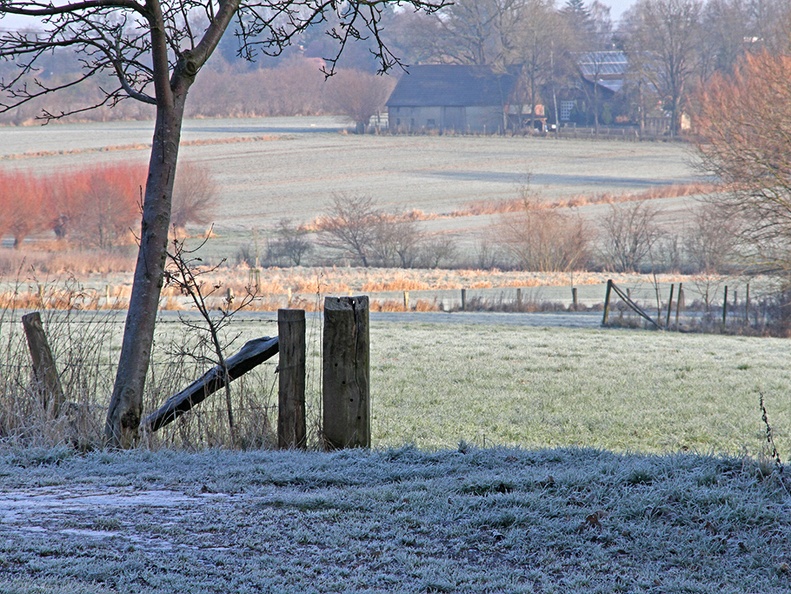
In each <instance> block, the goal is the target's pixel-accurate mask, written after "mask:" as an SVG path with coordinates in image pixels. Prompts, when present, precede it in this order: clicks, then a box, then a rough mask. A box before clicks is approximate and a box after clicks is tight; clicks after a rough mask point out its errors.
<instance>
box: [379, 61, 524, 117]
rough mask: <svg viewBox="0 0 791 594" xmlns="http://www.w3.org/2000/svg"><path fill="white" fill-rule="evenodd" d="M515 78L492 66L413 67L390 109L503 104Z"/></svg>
mask: <svg viewBox="0 0 791 594" xmlns="http://www.w3.org/2000/svg"><path fill="white" fill-rule="evenodd" d="M515 84H516V77H515V76H514V75H513V74H510V73H499V72H495V71H493V70H492V68H491V67H489V66H460V65H455V64H424V65H420V66H411V67H410V68H409V71H408V73H406V74H404V75H403V76H402V77H401V79H400V80H399V81H398V84H397V85H396V87H395V89H393V92H392V94H391V95H390V99H388V100H387V106H388V107H432V106H446V107H470V106H483V105H498V106H499V105H503V103H504V102H505V100H506V98H507V97H508V96H510V95H511V92H512V91H513V89H514V85H515Z"/></svg>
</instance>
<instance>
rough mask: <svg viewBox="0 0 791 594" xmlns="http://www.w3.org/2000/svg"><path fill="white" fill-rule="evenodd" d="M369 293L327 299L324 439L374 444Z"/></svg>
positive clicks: (338, 444)
mask: <svg viewBox="0 0 791 594" xmlns="http://www.w3.org/2000/svg"><path fill="white" fill-rule="evenodd" d="M368 309H369V307H368V297H367V296H360V297H327V298H325V300H324V341H323V347H324V364H323V372H324V374H323V379H324V394H323V409H324V411H323V419H324V428H323V432H324V442H325V446H326V447H327V448H332V449H334V448H349V447H364V448H367V447H370V446H371V402H370V353H369V351H370V340H369V335H368Z"/></svg>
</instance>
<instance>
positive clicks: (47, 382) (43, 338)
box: [22, 311, 65, 417]
mask: <svg viewBox="0 0 791 594" xmlns="http://www.w3.org/2000/svg"><path fill="white" fill-rule="evenodd" d="M22 326H23V327H24V328H25V336H26V337H27V344H28V348H29V349H30V358H31V359H32V360H33V375H34V377H35V378H36V383H37V384H38V387H39V390H41V396H42V400H43V404H44V409H45V410H46V409H48V408H49V407H50V399H51V402H52V404H51V406H52V416H54V417H57V416H58V415H59V414H60V407H61V405H62V404H63V401H64V400H65V397H64V395H63V388H62V387H61V385H60V378H59V377H58V370H57V369H56V367H55V359H54V358H53V357H52V349H50V348H49V342H47V335H46V334H45V333H44V326H43V325H42V324H41V314H39V312H37V311H34V312H32V313H29V314H25V315H24V316H22Z"/></svg>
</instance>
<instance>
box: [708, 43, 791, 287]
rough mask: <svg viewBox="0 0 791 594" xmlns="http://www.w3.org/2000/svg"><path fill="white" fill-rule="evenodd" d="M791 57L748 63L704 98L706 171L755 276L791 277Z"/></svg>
mask: <svg viewBox="0 0 791 594" xmlns="http://www.w3.org/2000/svg"><path fill="white" fill-rule="evenodd" d="M789 80H791V56H789V55H779V56H773V55H770V54H768V53H759V54H755V55H748V56H745V58H744V59H743V61H742V62H741V63H740V64H739V65H738V66H737V68H736V70H735V72H734V73H733V74H732V75H731V76H724V75H716V76H714V77H713V78H712V80H711V81H710V82H709V84H708V85H707V87H706V88H705V89H704V90H703V92H701V93H700V95H699V97H698V101H699V104H700V109H699V112H698V117H697V120H696V121H697V125H698V133H699V135H700V137H699V140H698V151H699V155H700V158H701V167H702V168H703V169H704V170H705V171H707V172H710V173H713V174H715V175H716V176H717V177H718V178H719V179H720V180H721V182H722V184H723V190H724V191H723V192H722V193H720V194H719V195H718V196H717V201H718V204H719V205H720V207H721V209H722V216H723V217H727V218H729V219H731V220H733V221H736V222H737V223H738V229H739V236H740V239H741V249H742V251H743V253H744V255H745V256H747V257H748V258H749V261H750V262H751V264H752V266H753V269H754V270H757V271H764V272H769V271H772V272H777V273H782V274H783V276H785V277H788V273H789V271H791V133H790V131H789V122H791V86H789V84H788V81H789Z"/></svg>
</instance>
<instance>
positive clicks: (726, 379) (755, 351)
mask: <svg viewBox="0 0 791 594" xmlns="http://www.w3.org/2000/svg"><path fill="white" fill-rule="evenodd" d="M437 315H442V314H437ZM452 315H457V314H452ZM371 337H372V338H371V345H372V347H371V348H372V354H371V361H372V380H371V381H372V394H373V395H372V398H373V437H374V440H375V442H376V444H377V445H380V446H396V447H397V446H399V445H402V444H404V443H405V442H406V443H414V444H416V445H417V446H419V447H421V448H448V447H453V446H454V444H456V443H457V442H458V441H459V440H460V439H464V440H466V441H468V442H471V443H475V444H476V445H478V446H484V445H519V446H522V447H530V448H534V447H535V448H540V447H556V446H570V445H575V446H587V447H597V448H604V449H608V450H617V451H642V452H655V453H661V452H677V451H683V450H690V451H694V452H698V453H704V454H705V453H709V452H716V453H729V454H734V455H738V454H740V453H742V452H747V453H749V454H751V455H758V454H759V453H760V452H761V451H762V448H763V444H764V430H765V427H764V425H763V423H762V422H761V411H760V408H759V398H760V396H759V392H762V393H763V394H764V397H765V399H766V405H767V409H768V411H769V420H770V423H771V424H772V426H773V428H774V430H775V437H776V441H777V443H778V446H779V447H780V449H781V453H782V456H783V457H786V458H787V457H788V456H789V454H791V433H790V431H791V402H789V399H788V393H789V389H790V388H791V368H789V365H788V351H789V342H788V341H787V340H784V339H768V338H750V337H738V336H711V335H693V334H678V333H674V332H667V333H665V332H651V331H640V330H631V331H630V330H601V329H592V330H583V329H576V330H575V329H564V328H526V327H519V326H493V325H486V324H480V325H466V326H465V325H456V324H453V325H450V324H447V325H443V324H409V325H403V324H396V323H383V322H380V323H377V324H373V325H372V329H371Z"/></svg>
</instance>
